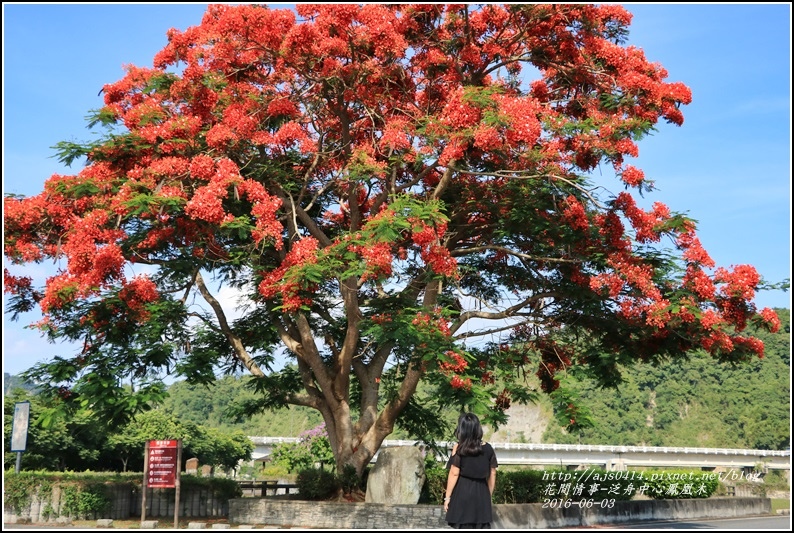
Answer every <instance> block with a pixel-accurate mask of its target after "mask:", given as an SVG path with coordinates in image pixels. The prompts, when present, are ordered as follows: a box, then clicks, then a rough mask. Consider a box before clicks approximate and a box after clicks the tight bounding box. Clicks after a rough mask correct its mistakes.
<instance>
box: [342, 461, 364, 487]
mask: <svg viewBox="0 0 794 533" xmlns="http://www.w3.org/2000/svg"><path fill="white" fill-rule="evenodd" d="M338 479H339V485H340V486H341V487H342V492H344V493H345V494H350V493H351V492H353V491H354V490H355V489H361V487H362V483H361V478H360V477H359V476H358V473H357V472H356V467H355V466H353V465H350V464H347V465H345V466H343V467H342V473H341V474H340V475H339V476H338Z"/></svg>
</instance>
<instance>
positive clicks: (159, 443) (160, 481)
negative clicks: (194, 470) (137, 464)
mask: <svg viewBox="0 0 794 533" xmlns="http://www.w3.org/2000/svg"><path fill="white" fill-rule="evenodd" d="M144 453H145V454H146V456H145V458H144V459H145V460H144V463H143V495H142V497H141V522H143V521H145V520H146V490H147V489H176V494H175V495H174V528H178V527H179V489H180V475H179V474H180V470H181V468H180V465H181V464H182V440H181V439H165V440H150V441H147V442H146V451H145V452H144Z"/></svg>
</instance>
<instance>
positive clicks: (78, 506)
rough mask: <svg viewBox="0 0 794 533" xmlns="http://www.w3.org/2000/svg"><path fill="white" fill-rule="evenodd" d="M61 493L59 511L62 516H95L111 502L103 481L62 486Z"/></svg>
mask: <svg viewBox="0 0 794 533" xmlns="http://www.w3.org/2000/svg"><path fill="white" fill-rule="evenodd" d="M61 494H62V497H63V500H62V501H63V504H62V507H61V513H62V514H63V515H64V516H72V517H77V518H96V516H97V515H98V514H101V513H102V512H104V511H105V510H106V509H107V508H108V507H109V506H110V505H111V503H112V502H111V500H110V498H109V497H108V494H107V489H106V487H105V485H104V483H98V482H86V483H83V484H70V485H66V486H62V487H61Z"/></svg>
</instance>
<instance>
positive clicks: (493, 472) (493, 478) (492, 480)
mask: <svg viewBox="0 0 794 533" xmlns="http://www.w3.org/2000/svg"><path fill="white" fill-rule="evenodd" d="M495 487H496V468H491V475H490V476H488V490H489V491H491V497H493V490H494V488H495Z"/></svg>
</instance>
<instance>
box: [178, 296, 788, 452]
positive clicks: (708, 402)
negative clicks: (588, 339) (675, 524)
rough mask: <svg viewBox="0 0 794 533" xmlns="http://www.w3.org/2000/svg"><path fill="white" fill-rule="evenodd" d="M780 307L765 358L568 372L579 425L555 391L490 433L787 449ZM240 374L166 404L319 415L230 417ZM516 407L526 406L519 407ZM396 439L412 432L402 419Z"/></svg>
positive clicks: (249, 428) (222, 421)
mask: <svg viewBox="0 0 794 533" xmlns="http://www.w3.org/2000/svg"><path fill="white" fill-rule="evenodd" d="M777 312H778V314H779V316H780V319H781V323H782V327H781V329H780V331H779V332H777V333H774V334H773V333H768V332H764V331H761V330H755V329H753V328H752V327H751V330H752V333H753V335H756V336H758V337H759V338H761V339H762V340H763V341H764V344H765V347H766V349H765V356H764V358H763V359H755V360H752V361H749V362H746V363H742V364H738V365H731V364H723V363H718V362H717V361H715V360H714V359H713V358H711V357H710V356H708V355H706V354H705V353H695V354H693V355H692V357H691V358H690V359H689V360H688V361H686V362H683V363H663V364H660V365H659V366H651V365H642V364H638V365H635V366H634V367H631V368H626V369H624V371H623V383H622V384H621V385H620V386H619V387H618V388H617V389H603V388H598V387H597V386H596V385H595V383H594V381H593V380H590V379H587V378H583V377H579V376H576V375H573V374H570V375H568V376H566V377H565V379H564V380H563V384H564V387H565V390H566V391H567V397H570V398H575V399H576V400H577V404H578V405H580V406H582V407H581V410H580V412H579V414H578V416H579V417H580V420H579V422H580V424H579V425H580V426H581V429H580V430H579V431H578V432H576V433H567V432H565V430H564V429H562V427H561V425H560V424H559V423H557V422H556V418H555V417H554V401H555V398H554V397H551V398H550V397H548V396H546V395H542V394H541V395H540V399H539V401H538V404H537V405H536V406H534V407H532V408H531V409H533V410H534V412H536V413H537V414H538V416H535V417H533V418H532V419H531V420H530V421H527V420H526V419H525V417H521V418H522V419H521V420H520V421H518V420H513V419H511V421H510V422H508V424H507V426H506V427H505V428H501V429H500V430H499V432H498V433H496V434H494V431H493V430H490V431H489V433H486V438H489V437H491V438H492V440H505V436H507V437H508V440H512V441H513V442H522V441H524V442H528V441H530V440H533V439H530V438H529V437H528V435H530V434H533V433H534V434H538V435H540V436H541V437H540V438H539V441H540V442H544V443H581V444H614V445H647V446H690V447H716V448H750V449H775V450H778V449H785V448H787V447H788V446H790V438H791V435H790V433H791V432H790V427H791V418H790V408H791V331H790V326H791V320H790V310H788V309H777ZM243 381H244V380H243V379H240V378H235V377H230V376H227V377H225V378H223V379H220V380H218V381H217V382H216V384H215V385H214V386H210V387H207V386H204V385H190V384H188V383H186V382H176V383H174V384H173V385H171V386H170V388H169V397H168V398H167V399H166V400H165V403H164V404H163V409H166V410H167V411H168V412H170V413H172V414H175V415H177V416H178V417H179V418H181V419H185V420H190V421H193V422H195V423H199V424H204V425H208V426H211V427H214V428H219V429H227V430H242V431H243V432H245V434H247V435H257V436H273V437H277V436H283V437H296V436H299V435H300V433H302V432H304V431H307V430H309V429H312V428H314V427H316V426H317V425H319V424H321V423H322V419H321V417H320V415H319V413H318V412H316V411H313V410H310V409H307V408H295V407H292V408H284V409H281V410H278V411H274V412H266V413H261V414H258V415H255V416H253V417H252V418H250V419H237V418H235V417H232V416H229V414H228V409H229V408H230V407H232V406H233V405H234V404H235V403H236V402H237V401H238V400H240V399H243V398H245V397H246V396H250V395H252V394H253V393H252V392H250V391H249V390H248V389H247V388H246V387H245V386H244V384H243ZM533 385H534V384H533V383H531V382H530V383H528V386H533ZM420 393H421V391H420ZM557 401H559V399H557ZM513 410H515V412H517V413H518V412H526V409H524V410H523V411H522V410H521V407H520V406H516V407H514V408H513V409H511V411H513ZM456 418H457V412H455V411H454V410H452V409H450V412H449V413H448V414H447V416H446V417H445V419H446V420H447V421H448V424H449V438H450V439H451V438H452V430H453V429H454V421H455V419H456ZM516 418H518V417H516ZM538 426H540V427H538ZM543 427H545V430H544V429H542V428H543ZM390 438H395V439H399V438H403V439H410V438H411V435H408V434H406V433H405V432H403V431H401V430H400V429H399V428H398V430H397V431H396V432H395V433H394V434H393V435H392V436H391V437H390ZM533 441H535V442H537V440H533Z"/></svg>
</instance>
